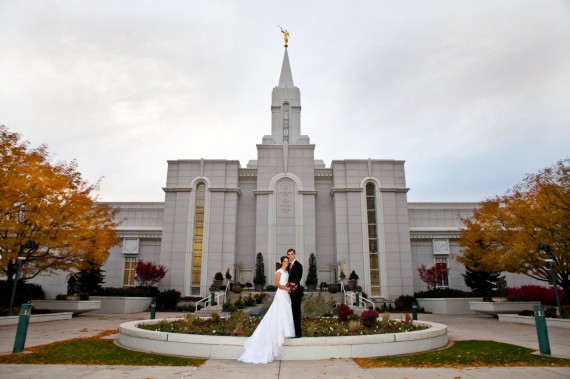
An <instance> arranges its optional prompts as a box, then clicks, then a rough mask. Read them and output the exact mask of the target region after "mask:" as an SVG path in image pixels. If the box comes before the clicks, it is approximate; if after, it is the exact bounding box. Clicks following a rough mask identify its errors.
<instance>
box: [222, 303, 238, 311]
mask: <svg viewBox="0 0 570 379" xmlns="http://www.w3.org/2000/svg"><path fill="white" fill-rule="evenodd" d="M236 310H237V308H236V306H235V305H233V304H232V303H224V304H222V312H230V313H233V312H235V311H236Z"/></svg>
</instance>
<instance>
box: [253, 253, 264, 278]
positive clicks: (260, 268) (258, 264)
mask: <svg viewBox="0 0 570 379" xmlns="http://www.w3.org/2000/svg"><path fill="white" fill-rule="evenodd" d="M265 281H266V279H265V265H264V264H263V255H261V253H257V256H256V257H255V276H254V277H253V284H257V285H265Z"/></svg>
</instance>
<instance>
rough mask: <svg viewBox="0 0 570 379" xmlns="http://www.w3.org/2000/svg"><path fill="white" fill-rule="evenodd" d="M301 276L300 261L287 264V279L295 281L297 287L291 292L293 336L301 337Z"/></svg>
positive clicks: (301, 267) (301, 266)
mask: <svg viewBox="0 0 570 379" xmlns="http://www.w3.org/2000/svg"><path fill="white" fill-rule="evenodd" d="M302 277H303V265H302V264H301V262H299V261H297V260H295V262H294V263H293V264H292V265H291V266H289V281H290V282H293V283H297V285H298V287H297V290H296V291H295V292H291V310H292V312H293V324H295V337H301V336H302V334H303V333H302V332H301V300H302V298H303V292H304V291H303V287H302V286H301V278H302Z"/></svg>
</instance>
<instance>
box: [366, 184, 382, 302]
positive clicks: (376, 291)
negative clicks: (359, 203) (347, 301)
mask: <svg viewBox="0 0 570 379" xmlns="http://www.w3.org/2000/svg"><path fill="white" fill-rule="evenodd" d="M366 214H367V217H368V253H369V255H370V293H371V295H372V296H380V265H379V262H378V221H377V217H376V186H374V184H373V183H368V184H366Z"/></svg>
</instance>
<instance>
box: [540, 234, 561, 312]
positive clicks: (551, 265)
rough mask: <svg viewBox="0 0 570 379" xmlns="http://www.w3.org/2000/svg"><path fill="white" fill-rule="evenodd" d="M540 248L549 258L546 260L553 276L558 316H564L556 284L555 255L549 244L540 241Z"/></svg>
mask: <svg viewBox="0 0 570 379" xmlns="http://www.w3.org/2000/svg"><path fill="white" fill-rule="evenodd" d="M538 250H541V251H544V252H545V253H546V254H547V256H548V258H546V259H545V260H544V262H545V263H547V264H548V270H549V271H550V276H551V277H552V285H553V286H554V298H555V299H556V313H557V316H558V318H562V308H560V299H559V298H558V286H557V285H556V274H555V273H554V264H555V261H554V256H553V255H552V251H551V249H550V246H549V245H546V244H544V243H542V242H539V243H538Z"/></svg>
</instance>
